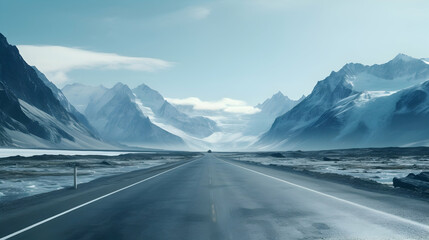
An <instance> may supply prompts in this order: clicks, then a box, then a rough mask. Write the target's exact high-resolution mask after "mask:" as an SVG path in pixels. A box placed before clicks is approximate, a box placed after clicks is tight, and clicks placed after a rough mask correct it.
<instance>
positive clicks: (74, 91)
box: [61, 83, 108, 113]
mask: <svg viewBox="0 0 429 240" xmlns="http://www.w3.org/2000/svg"><path fill="white" fill-rule="evenodd" d="M107 90H108V89H107V88H105V87H104V86H101V85H100V86H87V85H83V84H80V83H73V84H68V85H66V86H64V87H63V89H61V91H62V92H63V93H64V95H65V96H66V97H67V99H68V100H69V101H70V103H71V104H73V106H74V107H75V108H76V109H77V110H78V111H79V112H80V113H84V112H85V109H86V107H87V106H88V103H89V102H91V101H92V100H94V99H98V98H100V97H101V96H103V94H104V93H106V91H107Z"/></svg>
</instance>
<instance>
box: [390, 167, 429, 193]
mask: <svg viewBox="0 0 429 240" xmlns="http://www.w3.org/2000/svg"><path fill="white" fill-rule="evenodd" d="M393 186H394V187H395V188H396V187H399V188H405V189H409V190H413V191H418V192H426V193H429V172H421V173H419V174H417V175H416V174H414V173H410V174H408V175H407V176H406V177H404V178H396V177H395V178H393Z"/></svg>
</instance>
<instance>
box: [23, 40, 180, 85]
mask: <svg viewBox="0 0 429 240" xmlns="http://www.w3.org/2000/svg"><path fill="white" fill-rule="evenodd" d="M17 47H18V49H19V52H20V53H21V55H22V56H23V58H24V59H25V61H26V62H27V63H28V64H30V65H34V66H36V67H37V68H38V69H39V70H40V71H42V72H43V73H44V74H45V75H46V76H47V77H48V79H49V80H51V81H52V82H54V83H55V84H62V83H64V82H66V81H67V80H68V77H67V73H68V72H70V71H72V70H76V69H109V70H120V69H121V70H124V69H125V70H131V71H143V72H154V71H157V70H161V69H164V68H168V67H171V66H172V65H173V63H171V62H167V61H164V60H161V59H156V58H144V57H127V56H121V55H118V54H115V53H103V52H93V51H88V50H83V49H79V48H69V47H62V46H36V45H19V46H17Z"/></svg>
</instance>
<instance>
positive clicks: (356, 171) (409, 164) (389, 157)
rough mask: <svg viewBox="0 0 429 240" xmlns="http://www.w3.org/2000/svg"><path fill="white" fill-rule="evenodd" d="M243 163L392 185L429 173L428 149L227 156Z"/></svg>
mask: <svg viewBox="0 0 429 240" xmlns="http://www.w3.org/2000/svg"><path fill="white" fill-rule="evenodd" d="M223 155H224V156H225V157H229V158H232V159H235V160H240V161H250V162H257V163H260V164H263V165H280V166H289V167H293V168H294V169H296V170H309V171H315V172H320V173H336V174H341V175H350V176H353V177H356V178H364V179H370V180H374V181H376V182H379V183H383V184H387V185H392V179H393V178H394V177H405V176H407V175H408V174H409V173H420V172H422V171H428V170H429V148H384V149H350V150H332V151H312V152H302V151H295V152H259V153H224V154H223Z"/></svg>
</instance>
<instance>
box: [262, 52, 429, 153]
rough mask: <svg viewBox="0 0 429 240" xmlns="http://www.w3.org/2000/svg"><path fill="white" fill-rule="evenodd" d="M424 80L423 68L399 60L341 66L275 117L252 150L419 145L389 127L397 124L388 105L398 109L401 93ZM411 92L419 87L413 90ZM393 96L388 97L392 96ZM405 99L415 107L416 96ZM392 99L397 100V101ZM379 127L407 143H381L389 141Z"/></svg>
mask: <svg viewBox="0 0 429 240" xmlns="http://www.w3.org/2000/svg"><path fill="white" fill-rule="evenodd" d="M428 79H429V65H428V64H427V63H426V62H425V61H423V60H421V59H415V58H412V57H409V56H406V55H403V54H399V55H398V56H396V57H395V58H394V59H393V60H391V61H389V62H387V63H385V64H381V65H372V66H365V65H362V64H353V63H352V64H346V65H345V66H344V67H343V68H342V69H341V70H340V71H338V72H332V73H331V74H330V76H328V77H327V78H326V79H324V80H322V81H319V82H318V83H317V84H316V86H315V87H314V89H313V91H312V93H311V94H310V95H309V96H308V97H306V98H305V99H304V100H303V101H302V102H301V103H299V104H298V105H297V106H295V107H294V108H293V109H291V110H290V111H289V112H287V113H285V114H284V115H282V116H280V117H278V118H277V119H276V120H275V121H274V123H273V125H272V127H271V129H270V130H269V131H268V132H267V133H265V134H264V135H263V136H262V138H261V139H260V140H259V142H258V145H259V146H265V147H267V148H282V149H297V148H299V149H316V148H341V147H356V146H381V145H383V146H389V145H392V146H398V145H402V144H407V143H411V142H412V141H420V140H422V139H421V137H418V136H417V135H416V133H415V132H412V131H411V130H409V129H408V128H405V127H401V126H400V125H398V124H395V123H394V121H397V117H395V116H396V115H395V114H396V113H397V109H396V108H392V107H390V108H389V107H388V106H390V105H389V104H388V103H390V104H392V103H394V104H396V103H397V104H399V102H400V99H402V97H398V96H402V94H405V93H404V91H410V90H409V89H408V90H407V89H404V88H407V87H410V86H413V85H418V84H420V83H421V82H424V81H426V80H428ZM415 88H419V89H420V88H422V87H421V86H420V85H419V87H417V86H416V87H415ZM401 89H404V90H401ZM410 89H413V88H410ZM398 90H399V92H397V93H395V94H392V91H398ZM417 92H419V91H417ZM405 95H407V96H408V98H407V97H404V98H407V99H408V100H407V101H411V102H415V101H419V100H418V99H416V98H418V97H416V96H420V95H419V93H415V94H411V95H410V94H405ZM405 95H404V96H405ZM410 96H411V97H410ZM412 96H414V97H412ZM393 98H397V101H396V100H394V99H393ZM410 98H411V99H410ZM375 99H377V100H375ZM384 101H387V102H384ZM404 101H405V100H404ZM377 104H378V105H377ZM362 106H365V107H362ZM395 106H396V105H395ZM412 111H415V110H412ZM364 113H366V114H364ZM395 119H396V120H395ZM419 119H420V118H419ZM413 121H419V120H417V118H410V122H411V124H413ZM375 123H377V124H375ZM416 125H418V123H417V122H416ZM385 126H391V128H390V129H389V131H390V132H397V133H398V132H401V133H402V134H404V135H406V136H408V137H407V138H403V139H404V140H401V141H393V140H392V139H384V138H383V136H382V135H384V136H389V134H387V132H383V131H382V130H381V129H383V127H385ZM393 126H394V127H393ZM386 134H387V135H386ZM383 139H384V140H383ZM405 139H407V140H406V141H405Z"/></svg>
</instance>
